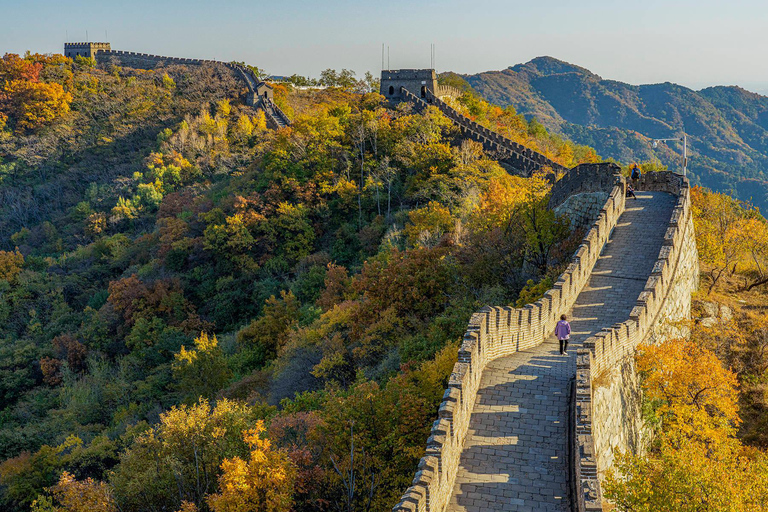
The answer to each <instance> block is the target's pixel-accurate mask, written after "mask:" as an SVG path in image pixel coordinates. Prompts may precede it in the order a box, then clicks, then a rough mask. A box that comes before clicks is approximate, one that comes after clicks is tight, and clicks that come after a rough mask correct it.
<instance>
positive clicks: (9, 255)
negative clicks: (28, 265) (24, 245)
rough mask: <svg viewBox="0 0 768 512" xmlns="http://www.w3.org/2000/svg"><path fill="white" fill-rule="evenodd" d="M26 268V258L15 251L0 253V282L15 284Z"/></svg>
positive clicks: (17, 250)
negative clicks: (17, 277) (22, 270)
mask: <svg viewBox="0 0 768 512" xmlns="http://www.w3.org/2000/svg"><path fill="white" fill-rule="evenodd" d="M23 266H24V256H23V255H22V254H21V253H20V252H19V249H18V248H17V249H16V250H15V251H0V280H5V281H8V282H9V283H13V282H14V280H15V279H16V276H18V275H19V273H20V272H21V269H22V268H23Z"/></svg>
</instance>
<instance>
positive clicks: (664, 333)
mask: <svg viewBox="0 0 768 512" xmlns="http://www.w3.org/2000/svg"><path fill="white" fill-rule="evenodd" d="M638 190H641V191H646V190H647V191H660V192H668V193H672V194H675V195H676V196H677V204H676V206H675V208H674V210H673V212H672V215H671V217H670V219H669V224H668V227H667V230H666V234H665V236H664V244H663V246H662V247H661V250H660V252H659V255H658V259H657V260H656V263H655V264H654V266H653V271H652V273H651V274H650V276H648V278H647V281H646V283H645V287H644V290H643V291H642V292H641V294H640V296H639V297H638V299H637V305H636V306H635V307H634V308H633V309H632V311H631V313H630V315H629V318H627V319H626V320H625V321H623V322H621V323H617V324H614V325H612V326H611V327H609V328H604V329H603V330H602V331H601V332H600V333H598V334H596V335H594V336H592V337H590V338H588V339H587V340H586V341H585V342H584V347H585V348H583V349H580V350H578V351H577V369H576V396H575V407H574V419H573V420H574V426H575V433H574V441H575V446H574V452H573V454H572V457H573V465H574V469H575V474H576V482H575V483H576V501H577V503H576V505H577V510H578V511H579V512H582V511H597V510H603V498H602V493H601V488H600V482H601V479H602V478H603V477H604V475H605V474H606V472H607V471H608V470H609V469H610V468H611V467H612V465H613V453H614V450H616V449H618V450H621V451H625V452H626V451H640V450H641V449H642V446H643V442H644V437H645V432H644V425H643V422H642V417H641V401H640V400H641V398H640V394H641V392H640V385H639V379H638V378H637V374H636V371H635V368H634V354H635V352H636V350H637V347H638V345H640V344H641V343H654V342H658V341H660V340H662V339H664V338H667V337H670V336H680V335H684V334H685V333H684V332H681V331H680V330H679V328H676V327H675V323H676V322H679V321H681V320H684V319H686V318H688V317H689V316H690V302H691V293H692V292H693V291H694V290H695V289H696V287H697V285H698V282H697V281H698V254H697V251H696V243H695V236H694V232H693V219H692V216H691V199H690V187H689V184H688V180H687V179H685V178H684V177H682V176H680V175H677V174H673V173H670V172H660V173H647V174H646V175H644V176H643V177H642V178H641V180H640V181H639V183H638ZM638 242H640V243H641V241H638Z"/></svg>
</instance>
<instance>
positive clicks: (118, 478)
mask: <svg viewBox="0 0 768 512" xmlns="http://www.w3.org/2000/svg"><path fill="white" fill-rule="evenodd" d="M334 73H335V72H334ZM0 91H2V93H0V509H2V510H8V511H13V512H16V511H22V510H30V505H31V504H32V503H34V502H37V505H35V507H36V508H35V510H40V511H42V510H46V511H50V510H60V511H67V512H69V511H72V510H83V509H82V508H69V506H68V505H67V503H70V504H72V503H74V504H75V505H73V506H79V505H78V504H79V503H81V502H87V503H91V502H93V503H96V502H98V503H100V504H101V505H100V506H101V508H98V510H103V511H114V510H118V508H119V510H121V511H123V512H134V511H135V512H139V511H142V512H143V511H146V510H152V511H177V510H181V509H183V510H185V511H189V510H199V511H201V512H208V511H215V512H220V511H222V510H233V509H235V508H236V507H235V504H233V503H234V502H230V501H228V500H235V501H236V500H237V499H241V498H242V499H244V498H243V497H242V496H240V495H239V494H238V495H237V496H232V495H229V494H227V489H228V488H229V487H227V485H228V484H227V482H229V480H227V479H228V478H232V479H234V478H237V476H238V475H237V473H236V472H234V473H229V472H227V471H226V469H227V468H229V469H232V468H234V469H233V471H234V470H237V469H238V468H239V467H240V466H238V465H237V464H236V462H237V461H238V460H239V461H244V460H245V459H248V460H250V458H253V459H254V460H266V461H267V463H268V466H266V467H267V468H268V470H269V471H268V473H269V474H270V475H272V476H275V475H280V478H277V476H275V479H273V480H269V481H268V482H264V483H263V486H262V487H257V488H256V489H255V490H254V496H253V500H259V499H261V500H262V501H254V502H252V503H251V505H252V504H253V503H258V506H256V508H255V509H256V510H281V511H282V510H288V509H289V508H290V509H291V510H293V511H315V510H337V509H338V508H337V507H336V504H339V503H342V502H347V503H348V504H349V506H350V507H351V508H354V509H360V510H363V509H365V510H372V511H381V512H383V511H385V510H391V508H392V506H393V504H394V503H395V502H396V501H397V500H398V499H399V497H400V496H401V495H402V492H403V491H404V489H405V488H407V486H408V485H409V483H410V481H411V479H412V478H413V473H414V470H415V469H416V465H417V463H418V460H419V458H420V457H421V455H422V454H423V452H424V446H425V444H424V443H425V440H426V439H427V437H428V435H429V431H430V427H431V424H432V422H433V420H434V417H435V416H436V414H437V407H438V404H439V403H440V400H441V398H442V395H443V392H444V389H445V386H446V383H447V379H448V377H449V375H450V372H451V369H452V367H453V364H454V362H455V360H456V357H457V350H456V348H457V343H458V342H459V341H460V340H461V338H462V335H463V333H464V329H465V327H466V325H467V322H468V319H469V318H470V315H471V314H472V312H473V311H476V310H477V309H478V308H480V307H481V306H482V305H484V304H512V303H515V302H516V301H518V300H520V298H521V296H522V297H523V299H522V300H525V298H529V299H530V298H535V297H536V296H537V294H540V293H541V290H539V288H540V287H539V288H537V287H535V286H533V285H534V284H536V283H539V282H544V283H547V282H550V283H551V280H552V279H553V277H555V276H556V275H558V274H559V273H560V272H561V270H562V268H563V266H564V264H565V263H566V262H567V261H568V259H569V257H570V255H571V254H572V253H573V251H574V250H575V245H576V244H577V243H578V241H579V240H580V234H579V233H571V232H570V229H569V223H568V222H567V220H566V219H564V218H557V217H555V215H554V213H552V212H551V211H549V210H547V208H546V205H547V199H548V198H547V194H548V190H549V185H548V184H547V183H546V182H545V181H544V180H542V179H540V178H535V177H534V178H530V179H525V178H520V177H515V176H511V175H509V174H508V173H507V172H506V171H505V170H504V169H502V168H501V167H500V166H499V164H498V163H497V162H496V161H494V160H493V159H492V158H490V157H489V155H486V154H485V153H484V152H483V150H482V146H481V145H479V144H476V143H473V142H471V141H462V140H461V137H459V136H458V133H457V130H456V128H455V127H454V126H452V125H451V123H450V122H449V121H448V119H447V118H446V117H444V116H443V115H442V114H441V113H440V112H439V111H438V110H437V109H434V108H428V109H426V110H425V111H424V112H415V111H413V109H412V108H410V107H409V106H408V105H401V106H400V107H398V108H391V107H390V106H389V105H388V104H386V103H385V102H384V101H383V98H382V97H381V96H379V95H378V94H360V93H356V92H354V90H353V88H346V87H329V88H326V89H323V90H308V91H302V90H294V89H291V88H290V87H287V86H282V85H277V84H276V85H275V101H276V103H278V104H279V105H280V106H281V108H283V110H284V111H286V112H287V114H288V115H289V116H290V117H291V118H292V121H293V123H292V125H291V126H290V127H286V128H283V129H280V130H268V129H267V126H266V123H265V118H264V115H263V112H259V111H255V110H253V109H252V108H251V107H248V106H247V105H245V104H244V101H243V100H244V92H245V91H244V87H243V85H242V83H240V82H238V81H237V80H236V77H234V76H233V75H232V74H231V73H230V72H229V71H228V70H227V69H226V68H224V67H223V66H216V65H205V66H183V65H173V66H167V67H163V68H159V69H151V70H140V69H132V68H129V67H117V66H109V67H101V68H100V67H97V66H96V65H95V62H93V61H91V60H89V59H83V58H78V59H76V61H74V62H73V61H72V60H70V59H66V58H64V57H62V56H55V55H54V56H46V55H26V56H23V57H19V56H17V55H10V54H8V55H6V56H4V57H3V58H2V59H0ZM456 107H457V108H461V109H464V110H465V111H469V110H471V113H472V115H473V116H474V117H475V118H476V119H478V121H479V122H484V123H488V124H492V125H493V126H494V127H496V128H497V129H499V130H502V131H504V133H505V134H507V135H508V136H509V137H512V138H514V139H515V140H516V141H519V142H520V143H524V144H526V145H529V146H531V147H535V148H537V149H539V150H541V151H543V152H546V154H547V155H548V156H549V157H550V158H552V159H555V160H556V161H557V162H558V163H561V164H562V165H567V166H572V165H576V164H578V163H580V162H583V161H594V160H595V159H596V158H597V156H596V154H595V152H594V150H591V149H590V148H584V147H580V146H576V145H574V144H572V143H571V142H569V141H567V140H564V139H562V138H561V137H554V136H551V135H549V134H548V133H547V132H546V131H545V130H543V129H542V128H541V125H540V124H536V123H529V122H527V121H526V120H525V119H524V118H522V116H519V115H516V114H514V113H513V112H511V111H508V110H502V109H500V108H498V107H494V106H492V105H489V104H488V103H485V102H482V101H478V100H477V99H476V98H473V99H472V101H471V104H462V103H459V104H457V105H456ZM529 280H530V281H529ZM350 452H352V454H353V457H351V456H350ZM267 463H264V464H267ZM244 464H245V463H244ZM262 467H264V466H263V464H262V465H257V467H254V468H251V469H253V470H254V471H256V470H259V471H260V469H259V468H262ZM338 468H341V471H342V472H345V471H351V472H353V474H354V475H355V478H358V479H359V480H360V481H362V482H366V485H364V486H362V487H359V488H357V490H356V491H353V492H352V495H351V496H350V494H349V491H348V489H347V488H346V487H345V485H346V484H345V480H344V477H343V476H342V473H340V472H339V471H337V469H338ZM246 469H248V468H247V467H244V468H243V471H245V470H246ZM201 475H202V476H201ZM264 488H269V489H270V491H269V494H270V498H269V499H270V500H274V501H270V503H264V501H263V498H260V497H259V496H260V495H261V494H263V493H261V489H264ZM273 490H274V492H273ZM249 499H250V498H249ZM68 500H69V501H68ZM87 500H92V501H87ZM52 503H56V504H58V505H60V506H59V507H58V508H52V507H53V505H51V504H52ZM46 504H48V505H51V506H50V507H47V508H46V507H45V505H46ZM254 506H255V505H254ZM233 507H235V508H233ZM237 509H238V510H246V509H245V508H242V509H241V508H237ZM88 510H96V508H89V509H88ZM247 510H253V508H248V509H247Z"/></svg>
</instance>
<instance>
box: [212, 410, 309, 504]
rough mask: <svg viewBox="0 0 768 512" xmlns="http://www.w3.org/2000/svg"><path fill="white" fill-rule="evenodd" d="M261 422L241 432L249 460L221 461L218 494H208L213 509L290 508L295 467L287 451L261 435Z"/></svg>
mask: <svg viewBox="0 0 768 512" xmlns="http://www.w3.org/2000/svg"><path fill="white" fill-rule="evenodd" d="M264 430H265V429H264V422H263V421H259V422H258V424H257V425H256V428H255V429H253V430H248V431H246V432H245V433H244V435H243V438H244V439H245V442H246V443H248V445H249V446H250V448H251V453H250V458H249V460H243V459H241V458H240V457H233V458H231V459H224V462H222V463H221V470H222V474H221V476H220V477H219V488H220V489H221V491H220V492H219V493H218V494H213V495H210V496H209V497H208V500H207V501H208V505H209V506H210V507H211V509H212V510H213V512H283V511H288V510H290V508H291V502H292V500H291V494H292V491H293V482H294V479H295V469H294V467H293V465H292V464H291V461H290V460H289V459H288V457H287V455H286V454H285V453H284V452H282V451H279V450H275V449H273V448H272V443H270V441H269V440H268V439H264V438H262V437H261V436H262V434H263V433H264Z"/></svg>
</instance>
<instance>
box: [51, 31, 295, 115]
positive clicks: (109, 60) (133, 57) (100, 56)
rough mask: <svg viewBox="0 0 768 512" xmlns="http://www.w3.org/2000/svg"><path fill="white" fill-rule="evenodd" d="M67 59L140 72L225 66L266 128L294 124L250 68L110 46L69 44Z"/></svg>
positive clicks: (104, 44)
mask: <svg viewBox="0 0 768 512" xmlns="http://www.w3.org/2000/svg"><path fill="white" fill-rule="evenodd" d="M64 54H65V55H66V56H67V57H70V58H74V57H77V56H83V57H91V58H93V59H95V60H96V62H98V63H99V64H102V65H110V64H115V65H120V66H127V67H133V68H138V69H153V68H156V67H158V66H173V65H183V66H224V67H226V68H228V69H230V70H231V71H232V72H233V73H234V74H235V76H236V77H237V78H238V79H239V80H240V81H242V82H243V83H244V84H245V86H246V87H247V88H248V93H247V94H246V99H245V103H246V104H247V105H249V106H251V107H254V108H256V109H261V110H263V111H264V114H265V117H266V120H267V125H268V126H269V127H270V128H273V129H278V128H283V127H285V126H289V125H290V124H291V120H290V119H289V118H288V116H287V115H286V114H285V113H284V112H283V111H282V110H281V109H280V107H278V106H277V105H276V104H275V102H274V98H273V95H272V87H271V86H270V85H268V84H267V83H266V82H264V81H262V80H260V79H259V78H258V77H257V76H256V75H255V74H254V72H253V70H252V69H250V68H248V67H247V66H241V65H240V64H235V63H231V62H221V61H217V60H207V59H186V58H180V57H165V56H162V55H153V54H149V53H138V52H126V51H121V50H112V49H111V46H110V45H109V43H67V44H65V45H64Z"/></svg>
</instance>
